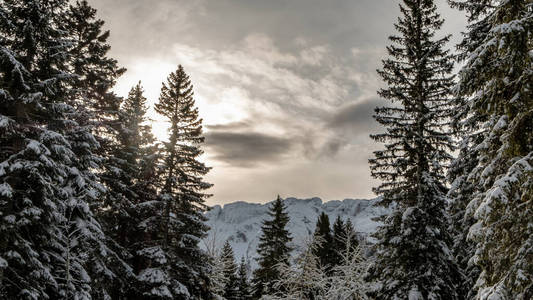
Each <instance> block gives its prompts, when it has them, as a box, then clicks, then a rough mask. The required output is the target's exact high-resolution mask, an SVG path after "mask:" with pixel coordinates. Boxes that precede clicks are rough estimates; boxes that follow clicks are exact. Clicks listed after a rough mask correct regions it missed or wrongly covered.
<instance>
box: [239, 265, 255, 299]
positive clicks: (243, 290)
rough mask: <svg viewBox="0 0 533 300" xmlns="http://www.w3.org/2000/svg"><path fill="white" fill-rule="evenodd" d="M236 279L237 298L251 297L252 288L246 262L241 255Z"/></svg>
mask: <svg viewBox="0 0 533 300" xmlns="http://www.w3.org/2000/svg"><path fill="white" fill-rule="evenodd" d="M237 281H238V287H237V299H240V300H250V299H252V290H251V287H250V283H249V280H248V265H247V264H246V261H245V259H244V257H241V263H240V264H239V270H238V272H237Z"/></svg>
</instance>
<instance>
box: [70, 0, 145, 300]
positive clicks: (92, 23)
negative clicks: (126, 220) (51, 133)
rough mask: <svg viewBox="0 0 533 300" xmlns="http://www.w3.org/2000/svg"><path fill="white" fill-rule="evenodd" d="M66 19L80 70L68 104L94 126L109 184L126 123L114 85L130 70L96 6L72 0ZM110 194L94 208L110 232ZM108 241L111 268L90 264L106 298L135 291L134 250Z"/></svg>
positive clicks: (96, 288)
mask: <svg viewBox="0 0 533 300" xmlns="http://www.w3.org/2000/svg"><path fill="white" fill-rule="evenodd" d="M64 22H65V28H67V30H68V31H69V35H70V36H71V40H72V41H74V43H73V46H72V47H71V48H70V49H69V53H70V59H69V70H70V71H71V72H72V73H74V74H76V76H75V77H74V78H73V80H72V81H71V87H72V93H73V94H75V95H74V97H71V98H70V100H71V102H69V104H71V105H72V106H73V107H74V108H75V110H76V111H77V113H76V114H75V119H76V122H77V123H78V124H79V125H80V126H82V127H85V128H90V130H91V132H92V133H93V136H94V138H95V139H96V141H97V142H98V144H99V147H98V148H96V149H94V150H93V151H92V155H93V156H94V157H95V159H94V161H96V162H98V168H96V167H95V166H91V168H95V169H97V170H102V169H104V170H106V171H107V172H104V173H101V172H98V174H97V175H98V177H99V178H98V181H99V182H101V183H104V184H105V185H106V187H107V188H109V185H108V184H107V183H108V179H109V178H113V177H109V176H108V177H106V176H105V174H106V173H107V174H109V170H113V171H114V172H118V170H119V167H120V163H117V158H116V157H115V154H116V153H117V148H120V142H119V141H118V140H119V139H118V137H117V136H118V135H119V134H120V133H119V131H120V128H121V124H120V117H119V106H120V104H121V102H122V101H121V99H120V98H119V97H117V96H116V95H115V94H114V93H113V92H112V91H111V89H112V88H113V86H114V85H115V82H116V80H117V78H118V77H119V76H120V75H122V74H123V73H124V72H125V69H124V68H120V67H119V66H118V63H117V61H116V60H115V59H113V58H110V57H109V56H108V52H109V50H110V48H111V47H110V45H109V44H108V43H107V40H108V38H109V31H104V30H103V25H104V22H103V21H102V20H100V19H97V18H96V9H94V8H92V7H91V6H90V5H89V4H88V3H87V1H85V0H83V1H76V2H72V3H71V4H70V5H69V7H68V10H67V17H66V20H65V21H64ZM76 155H77V156H79V157H82V156H83V155H84V154H83V153H76ZM82 159H83V158H82ZM126 171H127V170H126ZM123 172H124V171H123ZM102 175H103V176H102ZM106 179H107V180H106ZM118 185H119V184H118V183H117V184H115V186H118ZM110 193H112V191H110V190H107V191H106V196H105V197H99V199H98V200H99V201H95V202H93V203H92V204H91V210H92V211H93V212H94V213H95V216H96V217H97V219H98V221H99V222H100V223H101V224H102V226H103V227H104V228H103V229H104V231H105V232H106V233H107V232H108V230H107V229H108V227H109V228H114V225H115V224H111V223H109V222H108V221H109V220H105V219H103V215H106V214H107V212H109V209H110V208H111V206H112V205H110V203H109V201H102V200H104V199H107V200H109V199H110V195H109V194H110ZM105 244H106V245H105V247H106V248H108V249H107V250H106V251H107V252H108V253H109V255H108V257H107V258H106V260H107V262H106V264H107V265H108V267H109V269H103V268H99V267H98V264H89V265H90V266H95V268H90V269H89V272H90V276H91V277H93V278H97V281H95V282H93V283H92V294H93V297H96V298H102V297H105V296H106V294H107V293H108V292H107V291H111V292H112V293H113V294H115V295H117V294H118V293H121V292H122V291H124V290H131V288H130V284H129V283H130V282H131V281H132V280H133V276H134V274H133V273H132V272H131V267H130V266H129V265H128V264H127V262H126V261H125V260H126V259H127V258H128V257H129V254H128V253H127V251H126V250H125V249H123V248H122V247H120V246H119V243H118V241H115V240H113V238H112V237H111V236H109V235H106V242H105ZM97 251H99V250H97ZM100 252H102V251H100ZM97 253H98V252H97Z"/></svg>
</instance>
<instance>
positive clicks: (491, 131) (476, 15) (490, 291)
mask: <svg viewBox="0 0 533 300" xmlns="http://www.w3.org/2000/svg"><path fill="white" fill-rule="evenodd" d="M450 2H451V3H452V5H453V6H455V7H457V8H459V9H461V10H465V11H466V12H467V13H468V19H469V22H470V23H469V26H468V30H467V32H466V34H465V37H464V40H463V41H462V42H461V44H460V45H459V49H460V50H462V55H461V56H460V58H461V59H462V60H463V63H464V66H463V68H462V70H461V71H460V73H459V79H460V80H459V84H458V86H457V93H458V94H459V95H460V96H462V97H465V98H466V99H467V105H468V106H467V110H466V113H465V114H464V115H463V116H461V118H458V122H463V123H471V124H473V126H472V127H471V128H467V129H470V130H468V131H467V133H466V134H465V135H466V137H465V138H464V139H463V141H464V144H466V146H465V151H464V152H465V155H463V157H472V156H475V157H477V160H476V164H475V165H473V166H470V167H468V168H463V169H459V170H457V172H456V173H457V175H456V176H455V177H456V178H465V180H464V181H465V182H466V183H465V184H464V185H467V186H468V185H470V186H473V187H475V188H474V189H473V192H472V193H470V194H466V193H461V194H459V193H457V194H455V195H453V196H454V198H455V199H454V200H455V201H454V204H455V205H454V208H455V209H456V210H458V211H459V212H460V209H461V206H465V207H466V209H465V211H464V217H463V219H465V220H468V222H465V223H464V224H462V228H461V229H462V230H463V231H464V232H466V231H467V230H468V229H469V231H468V238H469V239H470V240H471V241H473V242H474V243H475V244H474V246H475V247H474V248H473V249H471V250H470V249H469V251H467V254H468V255H473V256H472V257H471V258H469V259H470V261H471V262H473V263H475V264H476V265H477V266H478V267H479V268H480V269H481V273H480V275H479V278H478V279H477V282H476V284H475V286H474V287H473V291H470V294H473V293H474V292H477V295H476V298H477V299H528V298H531V297H532V296H533V284H532V282H533V268H532V266H533V260H532V257H533V250H532V249H533V232H532V228H533V226H532V223H533V222H532V220H531V215H533V211H532V208H533V206H532V205H531V203H532V200H531V199H532V196H531V195H532V194H533V192H532V191H533V182H532V180H531V178H533V177H532V170H533V168H532V167H531V166H532V165H533V159H532V158H533V149H532V147H531V145H532V144H533V143H532V140H533V135H532V134H531V132H532V131H533V130H532V127H531V124H532V123H533V110H532V107H533V95H532V89H531V82H533V68H532V65H533V63H532V58H531V54H530V53H531V50H532V47H533V42H532V41H533V40H532V28H533V21H532V17H533V4H532V3H531V1H526V0H516V1H492V0H485V1H470V0H465V1H450ZM470 136H476V137H477V138H476V139H472V138H470ZM463 157H459V159H458V160H457V161H456V164H457V165H459V164H462V163H463V161H464V160H465V159H463ZM465 198H466V199H465ZM457 207H459V209H457ZM468 227H469V228H468Z"/></svg>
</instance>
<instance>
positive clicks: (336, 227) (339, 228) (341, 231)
mask: <svg viewBox="0 0 533 300" xmlns="http://www.w3.org/2000/svg"><path fill="white" fill-rule="evenodd" d="M345 237H346V225H345V224H344V222H343V221H342V219H341V217H340V216H337V218H336V219H335V223H333V240H332V245H333V246H332V249H333V254H332V259H331V261H332V265H333V266H337V265H339V264H340V263H341V261H342V257H341V252H342V251H341V250H340V249H345V248H346V245H345V243H344V241H345Z"/></svg>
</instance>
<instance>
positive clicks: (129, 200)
mask: <svg viewBox="0 0 533 300" xmlns="http://www.w3.org/2000/svg"><path fill="white" fill-rule="evenodd" d="M146 101H147V99H146V98H145V97H144V95H143V89H142V86H141V83H140V82H139V83H138V84H137V85H136V86H135V87H133V88H132V89H131V90H130V92H129V94H128V97H127V98H126V99H125V100H124V102H123V103H122V106H121V108H120V110H119V116H120V119H119V122H120V124H121V126H120V127H119V128H117V133H118V134H117V136H116V140H115V141H114V142H113V145H114V146H113V147H112V148H111V147H110V148H109V149H108V150H109V152H108V155H109V156H108V159H107V163H108V164H107V166H106V167H107V168H106V169H105V170H106V171H105V172H103V174H101V176H100V177H101V179H102V181H103V183H104V184H105V185H106V187H107V193H106V200H105V203H104V206H103V209H102V210H101V212H100V219H101V220H102V224H103V225H104V228H105V232H106V235H107V237H108V239H109V240H111V241H113V242H115V243H116V248H117V251H118V252H119V253H120V254H122V255H121V256H120V257H121V258H122V259H123V260H125V261H127V262H128V264H129V265H130V268H131V272H128V274H127V275H129V277H127V278H123V279H125V280H126V281H127V285H124V284H119V285H118V286H117V285H115V286H114V297H115V298H116V297H118V295H127V298H128V299H135V297H137V296H139V293H138V291H137V285H132V282H135V277H133V276H135V274H138V272H139V271H140V269H141V267H140V265H142V258H140V257H139V255H138V254H137V253H138V252H139V251H142V250H143V249H144V248H145V239H146V236H145V235H146V234H147V232H149V230H147V228H146V224H145V221H146V220H147V219H150V218H153V217H154V216H155V215H156V214H157V212H158V210H157V207H153V204H154V203H156V201H155V200H156V199H157V188H158V182H157V181H158V177H157V174H156V172H157V169H156V168H157V155H156V149H157V148H156V146H155V145H154V138H153V136H152V133H151V126H150V125H148V124H147V121H148V119H147V118H146V111H147V107H146ZM132 277H133V278H132ZM136 295H137V296H136Z"/></svg>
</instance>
